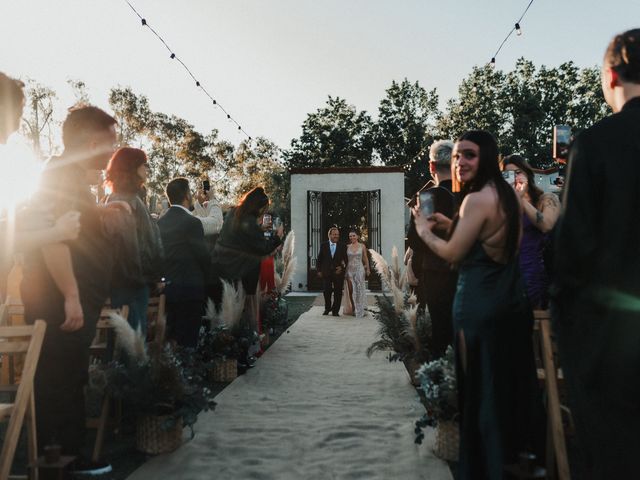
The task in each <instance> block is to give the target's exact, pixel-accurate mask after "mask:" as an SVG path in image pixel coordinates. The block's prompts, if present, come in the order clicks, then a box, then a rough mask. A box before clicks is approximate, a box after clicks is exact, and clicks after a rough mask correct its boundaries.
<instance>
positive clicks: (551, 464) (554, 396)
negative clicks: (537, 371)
mask: <svg viewBox="0 0 640 480" xmlns="http://www.w3.org/2000/svg"><path fill="white" fill-rule="evenodd" d="M534 317H535V322H536V323H535V330H536V331H537V337H538V343H539V347H540V356H541V360H542V367H543V369H542V372H541V373H542V375H539V377H540V378H543V379H544V383H545V391H546V393H547V465H546V466H547V475H548V478H550V479H553V478H558V479H559V480H570V479H571V474H570V472H569V460H568V457H567V446H566V443H565V436H564V426H563V425H562V408H561V405H560V396H559V394H558V379H562V371H561V370H560V369H558V368H556V366H555V362H554V359H553V344H552V339H551V324H550V322H551V315H550V313H549V311H548V310H535V311H534ZM556 471H557V477H556Z"/></svg>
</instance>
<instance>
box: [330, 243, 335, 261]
mask: <svg viewBox="0 0 640 480" xmlns="http://www.w3.org/2000/svg"><path fill="white" fill-rule="evenodd" d="M329 248H330V249H331V258H333V257H334V255H335V254H336V244H335V243H330V244H329Z"/></svg>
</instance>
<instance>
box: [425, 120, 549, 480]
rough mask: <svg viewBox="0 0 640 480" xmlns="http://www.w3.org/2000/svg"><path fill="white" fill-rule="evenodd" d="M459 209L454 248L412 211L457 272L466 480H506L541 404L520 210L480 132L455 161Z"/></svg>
mask: <svg viewBox="0 0 640 480" xmlns="http://www.w3.org/2000/svg"><path fill="white" fill-rule="evenodd" d="M452 160H453V161H454V162H455V169H456V177H457V180H458V181H459V182H460V184H461V198H462V203H461V205H460V210H459V212H458V214H457V215H456V217H455V218H454V220H453V223H452V225H451V231H450V235H449V239H448V240H443V239H441V238H439V237H437V236H436V235H435V234H434V233H433V232H432V231H431V230H432V229H433V228H434V227H435V225H436V221H435V220H433V219H431V218H425V217H424V216H423V215H421V213H420V208H419V206H418V207H416V208H414V212H413V213H414V215H415V221H416V229H417V231H418V234H419V235H420V237H421V238H422V239H423V241H424V242H425V243H426V244H427V246H428V247H429V248H431V250H433V251H434V252H435V253H436V254H437V255H439V256H440V257H442V258H443V259H445V260H447V261H448V262H450V263H452V264H454V265H457V266H458V285H457V289H456V295H455V299H454V304H453V326H454V347H455V350H456V359H457V378H458V398H459V404H460V434H461V436H460V438H461V443H460V465H459V477H458V478H460V479H478V478H489V479H502V478H504V473H503V472H504V466H505V465H506V464H510V463H515V462H516V461H517V455H518V453H519V452H521V451H523V450H525V449H527V448H531V447H532V446H536V447H537V445H534V443H535V439H534V438H533V437H534V435H533V430H534V427H533V412H534V411H535V408H536V404H535V400H536V399H537V398H538V397H537V393H536V392H537V384H536V381H537V380H536V371H535V364H534V357H533V347H532V341H531V334H532V328H533V315H532V311H531V307H530V306H529V303H528V301H527V298H526V295H525V293H524V286H523V282H522V280H521V277H520V272H519V266H518V257H517V254H518V245H519V241H520V232H521V223H520V218H521V207H520V204H519V201H518V199H517V198H516V193H515V192H514V190H513V188H512V187H511V186H510V185H509V184H508V183H507V182H506V181H505V180H504V178H503V177H502V173H501V172H500V167H499V163H498V145H497V143H496V140H495V139H494V137H493V136H492V135H491V134H490V133H489V132H485V131H481V130H474V131H469V132H466V133H465V134H463V135H462V136H461V137H460V138H458V140H457V142H456V144H455V148H454V151H453V157H452Z"/></svg>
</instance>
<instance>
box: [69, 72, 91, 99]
mask: <svg viewBox="0 0 640 480" xmlns="http://www.w3.org/2000/svg"><path fill="white" fill-rule="evenodd" d="M67 83H68V84H69V86H70V87H71V91H72V92H73V95H74V96H75V97H76V104H87V103H90V99H89V92H87V84H86V83H84V82H83V81H82V80H77V79H72V78H70V79H68V80H67Z"/></svg>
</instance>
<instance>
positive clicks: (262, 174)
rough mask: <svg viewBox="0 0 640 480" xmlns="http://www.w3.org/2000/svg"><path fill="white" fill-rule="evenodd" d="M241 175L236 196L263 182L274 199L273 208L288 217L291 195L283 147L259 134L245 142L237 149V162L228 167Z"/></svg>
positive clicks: (280, 214)
mask: <svg viewBox="0 0 640 480" xmlns="http://www.w3.org/2000/svg"><path fill="white" fill-rule="evenodd" d="M228 173H230V174H231V177H233V178H237V179H238V182H237V184H236V186H235V195H234V196H235V197H236V198H239V197H240V196H242V195H243V194H244V193H246V192H248V191H249V190H251V189H252V188H254V187H257V186H262V187H264V189H265V191H266V192H267V194H268V195H269V198H270V199H271V209H272V210H273V211H274V212H275V213H277V215H278V216H281V217H283V218H285V220H286V219H288V211H289V199H290V195H289V193H290V188H289V187H290V179H289V172H288V170H287V169H286V167H285V164H284V161H283V159H282V154H281V151H280V149H279V148H278V147H277V146H276V145H275V144H274V143H273V142H271V141H270V140H267V139H266V138H263V137H258V138H257V139H256V140H255V141H252V142H242V143H240V145H239V146H238V148H237V149H236V150H235V153H234V164H233V166H232V167H231V169H230V170H229V171H228Z"/></svg>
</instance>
